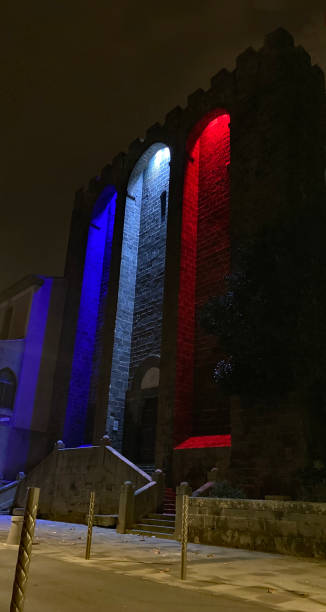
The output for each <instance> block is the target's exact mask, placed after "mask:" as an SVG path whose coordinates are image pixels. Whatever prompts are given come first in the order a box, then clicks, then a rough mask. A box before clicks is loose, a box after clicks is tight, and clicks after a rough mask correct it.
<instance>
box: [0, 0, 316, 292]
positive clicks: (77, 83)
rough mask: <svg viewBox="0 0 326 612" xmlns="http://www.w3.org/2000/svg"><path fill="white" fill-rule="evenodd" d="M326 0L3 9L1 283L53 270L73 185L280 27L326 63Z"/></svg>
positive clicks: (130, 0) (128, 1)
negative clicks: (286, 29) (241, 53)
mask: <svg viewBox="0 0 326 612" xmlns="http://www.w3.org/2000/svg"><path fill="white" fill-rule="evenodd" d="M325 6H326V5H325V4H324V2H319V1H316V2H309V3H307V2H306V0H304V1H297V0H296V1H294V0H293V1H292V0H288V1H281V0H268V1H267V0H266V1H265V0H239V1H238V2H224V1H223V2H222V1H218V2H217V1H216V0H203V1H202V2H198V0H196V1H192V0H188V1H187V2H184V1H183V0H178V1H174V2H172V1H171V0H166V1H165V2H164V3H154V2H153V1H151V2H149V1H147V0H144V1H140V2H134V0H120V2H119V3H116V2H115V3H111V2H110V1H109V0H106V1H104V0H103V1H101V0H93V1H92V2H91V1H90V0H88V1H85V0H78V2H77V1H76V0H69V1H68V2H64V1H63V0H61V1H60V0H56V1H54V0H52V1H51V0H45V1H44V0H42V1H40V0H34V2H32V3H26V2H24V3H23V2H20V3H19V2H18V3H9V2H8V3H7V5H6V6H5V9H4V11H3V13H2V17H3V19H2V26H1V28H2V32H1V40H2V45H3V50H4V53H2V54H1V55H2V58H5V61H4V64H3V65H2V66H1V67H0V68H1V74H2V77H1V100H2V118H3V129H2V138H1V139H2V147H1V149H2V159H1V173H0V189H1V204H2V218H1V227H0V261H1V268H0V288H1V287H4V286H6V285H8V284H9V283H11V282H14V281H15V280H17V279H18V278H19V277H21V276H23V275H25V274H27V273H29V272H40V273H44V274H57V275H59V274H61V273H62V271H63V264H64V257H65V249H66V241H67V236H68V230H69V220H70V214H71V208H72V202H73V195H74V191H75V190H76V189H77V188H79V187H80V186H81V185H82V184H87V182H88V179H89V178H90V177H91V176H94V175H95V174H96V173H97V172H98V170H99V169H100V168H101V167H102V166H104V165H105V164H106V163H107V162H109V161H110V159H111V158H112V156H113V155H115V154H116V153H118V152H119V151H120V150H123V149H125V148H126V147H127V146H128V143H129V141H131V140H133V139H134V138H135V137H137V136H141V135H142V134H144V132H145V130H146V128H147V127H148V126H149V125H151V123H154V122H155V121H157V120H161V119H162V118H163V117H164V115H165V113H166V112H167V111H168V110H170V109H171V108H172V107H173V106H175V105H176V104H181V105H183V104H185V101H186V96H187V94H188V93H191V91H193V90H194V89H197V88H198V87H204V88H206V87H207V86H208V85H209V78H210V76H212V75H213V74H214V73H216V72H217V71H218V70H220V69H221V68H223V67H224V66H226V67H228V68H230V69H232V68H233V66H234V62H235V58H236V55H237V54H238V53H240V52H241V51H242V50H244V49H245V48H246V47H247V46H249V45H252V46H255V47H259V46H260V45H261V44H262V41H263V37H264V34H266V33H267V32H269V31H271V30H273V29H274V28H275V27H277V26H278V25H282V26H284V27H286V28H288V29H289V30H290V31H292V33H293V34H294V35H295V37H296V41H297V42H298V43H301V44H304V45H305V46H306V48H307V50H308V51H309V52H310V53H311V54H312V58H313V61H314V62H318V63H320V64H321V65H322V67H323V68H325V67H326V52H325V34H326V26H325V20H324V13H325V12H326V8H325Z"/></svg>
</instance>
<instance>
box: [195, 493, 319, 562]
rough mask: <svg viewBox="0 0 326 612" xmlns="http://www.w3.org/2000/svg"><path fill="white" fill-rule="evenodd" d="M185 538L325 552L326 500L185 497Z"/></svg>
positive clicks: (267, 548) (314, 553) (277, 549)
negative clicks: (311, 501) (320, 501)
mask: <svg viewBox="0 0 326 612" xmlns="http://www.w3.org/2000/svg"><path fill="white" fill-rule="evenodd" d="M189 541H190V542H196V543H201V544H209V545H213V546H230V547H233V548H247V549H249V550H261V551H264V552H272V553H282V554H287V555H299V556H307V557H322V558H324V557H325V556H326V504H322V503H308V502H290V501H289V502H285V501H261V500H239V499H216V498H215V499H214V498H212V499H210V498H193V497H190V498H189Z"/></svg>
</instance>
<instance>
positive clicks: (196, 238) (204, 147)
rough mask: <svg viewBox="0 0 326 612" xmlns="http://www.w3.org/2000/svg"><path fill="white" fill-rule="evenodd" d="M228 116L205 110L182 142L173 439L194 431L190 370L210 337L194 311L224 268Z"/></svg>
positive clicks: (201, 359) (202, 357)
mask: <svg viewBox="0 0 326 612" xmlns="http://www.w3.org/2000/svg"><path fill="white" fill-rule="evenodd" d="M229 122H230V117H229V115H228V114H226V113H225V112H224V111H219V110H216V111H214V112H213V113H209V114H208V115H206V116H205V117H204V119H203V120H202V121H200V122H199V123H198V124H196V125H195V127H194V128H193V130H192V132H191V133H190V135H189V138H188V142H187V155H188V161H187V164H186V170H185V180H184V194H183V213H182V214H183V217H182V234H181V240H182V242H181V265H180V286H179V319H178V339H177V355H178V357H177V373H176V400H175V415H174V443H175V444H178V443H179V442H180V441H181V440H184V439H185V438H188V437H189V436H191V435H192V433H194V432H193V412H194V396H195V385H194V372H195V368H196V367H197V365H199V366H201V365H202V364H204V365H205V366H206V365H207V347H208V349H209V348H210V347H209V339H207V335H205V334H203V333H202V332H201V331H200V330H196V325H195V321H196V315H197V313H198V311H199V309H200V308H201V307H202V306H203V304H205V303H206V302H207V301H208V299H209V298H210V297H211V296H212V295H214V294H215V295H216V294H217V293H218V292H219V291H221V284H223V279H224V277H225V275H226V274H227V273H228V271H229V259H230V255H229V250H230V248H229V247H230V243H229V173H228V165H229V161H230V135H229V132H230V130H229Z"/></svg>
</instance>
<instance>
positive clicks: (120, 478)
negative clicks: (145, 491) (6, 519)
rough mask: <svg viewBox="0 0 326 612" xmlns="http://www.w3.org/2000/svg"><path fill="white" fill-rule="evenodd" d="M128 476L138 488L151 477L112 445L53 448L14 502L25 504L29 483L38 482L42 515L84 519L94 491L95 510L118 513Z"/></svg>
mask: <svg viewBox="0 0 326 612" xmlns="http://www.w3.org/2000/svg"><path fill="white" fill-rule="evenodd" d="M126 480H131V481H132V482H133V484H134V485H135V486H136V488H137V489H138V488H140V487H142V486H143V485H145V484H146V483H148V482H150V481H151V478H150V477H149V476H147V474H144V472H142V471H141V470H139V469H138V468H136V466H134V465H133V464H132V463H130V462H128V461H126V459H125V458H124V457H122V456H121V455H120V454H119V453H118V452H117V451H115V450H114V449H113V448H111V447H105V446H89V447H81V448H70V449H69V448H68V449H63V450H54V451H53V452H52V453H51V454H50V455H48V457H46V459H44V461H42V462H41V463H40V464H39V465H38V466H37V467H36V468H34V470H32V471H31V472H30V473H29V474H28V476H27V477H26V478H25V479H24V481H22V483H21V484H20V486H19V489H18V494H17V498H16V502H15V505H16V506H23V505H24V503H25V495H26V491H27V487H30V486H36V487H37V486H39V487H41V492H40V503H39V516H40V517H41V518H52V519H53V520H67V521H70V522H75V521H77V522H78V521H80V522H84V521H85V515H86V514H87V512H88V506H89V496H90V492H91V491H95V514H118V509H119V498H120V489H121V485H122V484H123V483H124V482H125V481H126Z"/></svg>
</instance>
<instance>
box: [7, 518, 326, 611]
mask: <svg viewBox="0 0 326 612" xmlns="http://www.w3.org/2000/svg"><path fill="white" fill-rule="evenodd" d="M10 520H11V517H9V516H0V550H1V552H2V553H3V552H4V551H5V550H8V551H9V549H10V551H12V549H13V548H15V549H17V547H13V546H8V545H6V544H5V541H6V537H7V533H8V531H9V526H10ZM86 532H87V527H86V526H84V525H74V524H69V523H55V522H52V521H43V520H38V521H37V529H36V533H35V545H34V547H33V557H34V556H37V557H39V556H40V555H41V556H44V557H47V558H49V557H51V558H52V559H56V560H62V561H65V562H66V563H71V564H74V566H76V565H78V564H80V565H83V566H85V563H88V564H90V566H91V567H92V568H94V569H95V568H98V569H101V571H108V572H110V573H111V574H112V572H115V573H117V574H124V575H128V576H133V577H138V578H143V579H146V580H151V581H155V582H160V583H162V584H166V585H171V586H174V587H179V588H182V589H192V590H196V591H197V592H198V591H201V592H206V593H210V594H211V595H215V596H218V595H223V596H228V597H233V598H238V599H239V600H245V601H247V602H248V601H250V602H252V603H255V604H256V605H257V604H259V603H260V604H261V605H262V606H265V605H268V606H271V608H273V609H275V610H283V611H291V612H322V611H323V612H325V610H326V580H325V579H326V560H315V559H304V558H296V557H288V556H283V555H275V554H268V553H261V552H252V551H247V550H240V549H231V548H221V547H212V546H202V545H199V544H189V545H188V575H187V580H186V581H181V580H180V544H179V543H177V542H174V541H171V540H159V539H157V538H149V537H145V538H143V537H142V536H138V535H131V534H128V535H120V534H117V533H116V531H115V530H111V529H102V528H99V527H95V528H94V530H93V543H92V552H91V559H90V560H89V561H87V562H86V561H85V560H84V552H85V542H86ZM11 554H12V553H11ZM33 557H32V562H33ZM0 571H1V570H0Z"/></svg>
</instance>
